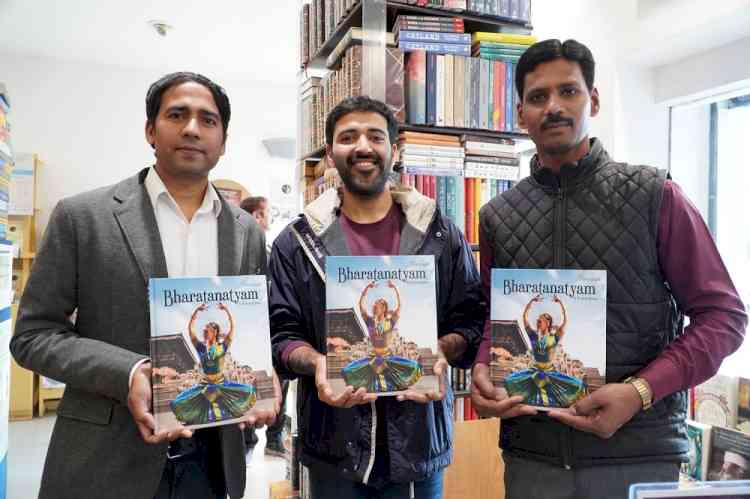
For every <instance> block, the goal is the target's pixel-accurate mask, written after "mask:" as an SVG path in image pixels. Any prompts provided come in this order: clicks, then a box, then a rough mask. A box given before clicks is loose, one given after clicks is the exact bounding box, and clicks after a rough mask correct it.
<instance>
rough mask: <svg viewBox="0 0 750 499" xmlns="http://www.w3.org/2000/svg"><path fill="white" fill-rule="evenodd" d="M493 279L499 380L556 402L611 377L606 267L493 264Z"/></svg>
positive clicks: (541, 402)
mask: <svg viewBox="0 0 750 499" xmlns="http://www.w3.org/2000/svg"><path fill="white" fill-rule="evenodd" d="M491 279H492V288H491V289H492V293H491V307H490V319H491V328H492V346H491V361H490V378H491V379H492V381H493V384H495V386H498V387H502V388H505V390H507V392H508V394H509V395H510V396H515V395H520V396H522V397H523V398H524V403H526V404H529V405H532V406H535V407H537V408H539V409H549V408H555V407H557V408H560V407H569V406H571V405H572V404H574V403H575V402H577V401H578V400H580V399H581V398H583V397H585V396H586V395H587V394H589V393H591V392H593V391H594V390H596V389H598V388H600V387H601V386H603V385H604V376H605V370H606V355H607V354H606V335H607V333H606V324H607V322H606V314H607V273H606V271H603V270H573V269H564V270H553V269H546V270H539V269H492V277H491ZM508 346H511V347H512V349H509V348H508ZM524 346H525V347H526V348H525V349H524V348H523V347H524ZM519 352H520V353H519Z"/></svg>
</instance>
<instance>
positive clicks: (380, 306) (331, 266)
mask: <svg viewBox="0 0 750 499" xmlns="http://www.w3.org/2000/svg"><path fill="white" fill-rule="evenodd" d="M326 331H327V347H328V354H327V356H326V360H327V368H328V369H327V375H328V380H329V382H330V384H331V388H332V389H333V391H334V393H335V394H339V393H341V392H343V391H344V390H345V389H346V387H347V386H353V387H354V388H355V389H359V388H365V389H367V391H368V392H369V393H374V394H377V395H393V394H395V393H398V392H401V391H404V390H407V389H412V390H417V391H421V392H431V391H437V390H438V386H439V383H438V379H437V376H435V374H434V373H433V367H434V365H435V362H436V361H437V359H438V341H437V340H438V336H437V307H436V301H435V258H434V257H433V256H382V257H369V256H340V257H334V256H329V257H327V258H326Z"/></svg>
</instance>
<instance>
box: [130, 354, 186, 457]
mask: <svg viewBox="0 0 750 499" xmlns="http://www.w3.org/2000/svg"><path fill="white" fill-rule="evenodd" d="M128 409H129V410H130V414H132V415H133V419H134V420H135V424H136V426H137V427H138V431H140V432H141V437H142V438H143V441H144V442H146V443H148V444H160V443H162V442H167V441H169V442H172V441H173V440H177V439H178V438H190V437H191V436H193V432H192V431H191V430H188V429H185V427H184V426H182V425H178V426H176V427H175V428H172V429H171V430H169V431H166V430H163V431H160V432H159V433H154V430H155V429H156V420H155V419H154V415H153V414H152V413H151V363H150V362H145V363H143V364H141V365H140V366H138V368H137V369H136V371H135V373H134V374H133V382H132V384H131V385H130V391H129V392H128Z"/></svg>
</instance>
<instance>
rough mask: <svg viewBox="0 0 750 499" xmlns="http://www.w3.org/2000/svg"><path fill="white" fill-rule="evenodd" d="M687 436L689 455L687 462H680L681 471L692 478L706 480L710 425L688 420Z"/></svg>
mask: <svg viewBox="0 0 750 499" xmlns="http://www.w3.org/2000/svg"><path fill="white" fill-rule="evenodd" d="M687 436H688V445H689V449H690V457H689V461H688V462H686V463H682V468H681V472H682V473H683V474H684V475H687V476H689V477H690V478H693V479H694V480H706V477H707V475H708V462H709V456H710V454H711V427H710V426H709V425H705V424H701V423H696V422H695V421H690V420H688V421H687Z"/></svg>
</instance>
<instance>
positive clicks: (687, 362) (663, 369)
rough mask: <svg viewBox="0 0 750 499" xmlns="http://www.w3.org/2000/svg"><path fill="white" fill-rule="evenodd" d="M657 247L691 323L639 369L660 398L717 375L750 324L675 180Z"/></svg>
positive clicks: (703, 226) (698, 218)
mask: <svg viewBox="0 0 750 499" xmlns="http://www.w3.org/2000/svg"><path fill="white" fill-rule="evenodd" d="M657 250H658V257H659V265H660V267H661V270H662V274H663V275H664V278H665V279H666V281H667V282H668V283H669V286H670V288H671V289H672V294H673V295H674V297H675V299H676V300H677V303H678V304H679V305H680V308H681V309H682V310H683V311H684V312H685V315H687V316H688V317H689V318H690V325H689V326H688V327H687V328H685V331H684V333H683V335H682V336H681V337H679V338H678V339H677V340H676V341H674V342H672V343H671V344H670V345H669V346H668V347H667V348H666V349H664V351H663V352H662V353H661V355H659V356H658V357H657V358H656V359H654V360H653V361H652V362H651V363H650V364H649V365H648V366H646V367H645V368H644V369H643V370H642V371H641V372H640V373H639V376H640V377H642V378H644V379H645V380H646V381H647V382H648V383H649V385H651V389H652V390H653V392H654V401H657V400H659V399H662V398H664V397H665V396H667V395H669V394H671V393H674V392H676V391H679V390H683V389H686V388H689V387H692V386H695V385H697V384H700V383H702V382H703V381H705V380H707V379H708V378H710V377H711V376H713V375H714V374H715V373H716V371H718V369H719V366H720V365H721V362H722V360H723V359H724V357H726V356H728V355H729V354H731V353H732V352H734V351H735V350H736V349H737V348H739V346H740V345H741V344H742V339H743V337H744V334H745V328H746V326H747V315H746V314H745V307H744V305H743V303H742V300H741V299H740V297H739V294H738V293H737V290H736V289H735V287H734V284H732V279H731V278H730V277H729V273H728V272H727V269H726V267H725V266H724V262H723V261H722V260H721V256H720V255H719V251H718V250H717V248H716V244H714V240H713V238H712V237H711V233H710V232H709V230H708V227H706V224H705V223H704V221H703V218H702V217H701V215H700V213H699V212H698V210H697V209H696V208H695V206H693V204H692V203H691V202H690V201H689V200H688V199H687V197H686V196H685V195H684V194H683V192H682V190H681V189H680V188H679V187H678V186H677V185H676V184H675V183H673V182H671V181H669V180H667V181H666V182H665V185H664V196H663V199H662V205H661V211H660V213H659V227H658V235H657Z"/></svg>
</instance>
